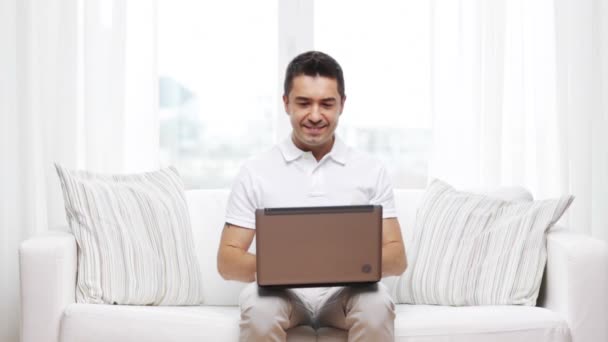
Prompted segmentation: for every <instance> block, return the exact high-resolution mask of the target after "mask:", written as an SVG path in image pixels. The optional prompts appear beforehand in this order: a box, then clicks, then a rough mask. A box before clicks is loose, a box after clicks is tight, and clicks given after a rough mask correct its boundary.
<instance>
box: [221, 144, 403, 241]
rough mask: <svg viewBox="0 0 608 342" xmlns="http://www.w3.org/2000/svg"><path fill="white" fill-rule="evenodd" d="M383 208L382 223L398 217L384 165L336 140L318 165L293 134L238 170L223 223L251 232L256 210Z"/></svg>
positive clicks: (253, 227) (253, 226)
mask: <svg viewBox="0 0 608 342" xmlns="http://www.w3.org/2000/svg"><path fill="white" fill-rule="evenodd" d="M361 204H373V205H382V216H383V218H389V217H397V214H396V211H395V201H394V197H393V188H392V185H391V182H390V179H389V176H388V173H387V171H386V168H385V167H384V165H383V164H382V163H381V162H380V161H379V160H378V159H376V158H374V157H372V156H370V155H368V154H366V153H363V152H359V151H355V150H353V149H351V148H349V147H348V146H346V145H345V144H344V143H343V142H342V140H341V139H339V137H338V136H337V135H336V139H335V141H334V145H333V147H332V150H331V151H330V152H329V153H328V154H326V155H325V156H324V157H323V158H322V159H321V160H320V161H318V162H317V160H316V159H315V157H314V156H313V155H312V152H304V151H302V150H300V149H299V148H297V147H296V145H295V144H294V143H293V141H292V140H291V135H290V136H289V137H288V138H286V139H285V140H284V141H283V142H282V143H280V144H278V145H276V146H274V147H273V148H272V149H271V150H269V151H267V152H265V153H263V154H261V155H259V156H257V157H255V158H252V159H250V160H248V161H247V162H245V164H244V165H243V166H242V167H241V170H240V172H239V174H238V176H237V178H236V179H235V181H234V184H233V187H232V192H231V193H230V197H229V199H228V205H227V209H226V222H228V223H230V224H232V225H236V226H241V227H245V228H251V229H255V210H256V209H262V208H276V207H315V206H330V205H361Z"/></svg>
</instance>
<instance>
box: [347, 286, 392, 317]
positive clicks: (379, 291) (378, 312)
mask: <svg viewBox="0 0 608 342" xmlns="http://www.w3.org/2000/svg"><path fill="white" fill-rule="evenodd" d="M347 310H348V311H351V310H352V311H354V312H358V313H359V316H360V317H361V319H363V320H365V321H366V322H368V323H369V324H371V325H376V323H377V324H382V323H383V322H386V321H387V320H390V321H392V320H394V319H395V303H394V302H393V300H392V298H391V296H390V294H389V293H388V289H387V288H386V286H384V284H382V283H378V284H376V285H374V286H373V287H370V288H367V289H366V288H362V289H354V291H353V293H352V295H351V297H350V298H349V301H348V303H347Z"/></svg>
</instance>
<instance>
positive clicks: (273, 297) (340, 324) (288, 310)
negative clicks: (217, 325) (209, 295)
mask: <svg viewBox="0 0 608 342" xmlns="http://www.w3.org/2000/svg"><path fill="white" fill-rule="evenodd" d="M239 305H240V307H241V321H240V329H241V334H240V341H242V342H250V341H252V342H253V341H286V338H287V333H286V331H287V330H288V329H290V328H293V327H296V326H299V325H310V326H312V327H313V328H314V329H318V328H321V327H333V328H338V329H342V330H346V331H348V341H375V342H381V341H393V340H394V321H395V304H394V303H393V301H392V299H391V297H390V295H389V293H388V291H387V289H386V286H384V284H382V283H377V284H374V285H367V286H361V287H359V286H357V287H326V288H313V289H283V290H276V289H273V290H268V289H264V288H259V287H258V286H257V284H256V283H251V284H249V285H247V287H245V289H244V290H243V291H242V292H241V295H240V297H239Z"/></svg>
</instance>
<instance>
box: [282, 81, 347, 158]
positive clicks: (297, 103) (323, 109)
mask: <svg viewBox="0 0 608 342" xmlns="http://www.w3.org/2000/svg"><path fill="white" fill-rule="evenodd" d="M344 100H345V99H342V98H341V97H340V94H339V93H338V82H337V81H336V80H335V79H331V78H327V77H322V76H315V77H313V76H307V75H300V76H296V77H294V79H293V83H292V87H291V91H290V92H289V94H288V95H287V96H283V103H284V104H285V111H286V112H287V113H288V114H289V118H290V121H291V126H292V127H293V138H294V143H295V144H296V146H298V147H299V148H301V149H303V150H313V151H314V150H318V149H322V148H323V147H325V146H327V145H330V146H331V144H332V143H333V135H334V131H335V130H336V127H337V126H338V118H339V117H340V114H342V109H343V107H344Z"/></svg>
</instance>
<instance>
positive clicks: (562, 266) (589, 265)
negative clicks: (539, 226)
mask: <svg viewBox="0 0 608 342" xmlns="http://www.w3.org/2000/svg"><path fill="white" fill-rule="evenodd" d="M555 228H557V227H555ZM539 306H542V307H545V308H547V309H550V310H552V311H555V312H557V313H559V314H560V315H562V317H563V318H564V319H565V320H566V321H567V322H568V326H569V327H570V331H571V334H572V341H573V342H587V341H608V244H606V243H605V242H603V241H601V240H598V239H594V238H592V237H589V236H587V235H583V234H577V233H574V232H570V231H567V230H565V229H557V230H555V231H552V232H550V233H549V235H548V236H547V269H546V274H545V284H544V294H543V297H542V298H539Z"/></svg>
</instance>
